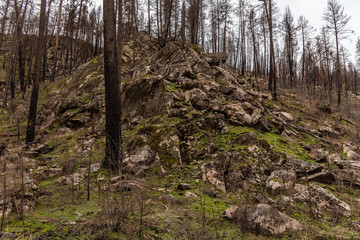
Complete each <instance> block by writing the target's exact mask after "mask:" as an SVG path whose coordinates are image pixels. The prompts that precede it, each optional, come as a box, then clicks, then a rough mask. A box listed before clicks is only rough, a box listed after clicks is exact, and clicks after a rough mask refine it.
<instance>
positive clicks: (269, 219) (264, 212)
mask: <svg viewBox="0 0 360 240" xmlns="http://www.w3.org/2000/svg"><path fill="white" fill-rule="evenodd" d="M236 216H237V220H238V221H240V222H242V223H243V224H244V225H245V228H246V229H247V230H249V231H251V232H254V233H258V234H261V235H266V236H271V235H273V236H274V235H280V234H283V233H285V232H287V231H290V230H295V231H300V230H302V229H303V228H302V226H301V224H300V222H299V221H297V220H295V219H293V218H291V217H289V216H288V215H286V214H284V213H282V212H279V211H277V210H275V209H273V208H272V207H271V206H269V205H268V204H258V205H255V206H252V207H242V208H239V209H238V210H237V211H236Z"/></svg>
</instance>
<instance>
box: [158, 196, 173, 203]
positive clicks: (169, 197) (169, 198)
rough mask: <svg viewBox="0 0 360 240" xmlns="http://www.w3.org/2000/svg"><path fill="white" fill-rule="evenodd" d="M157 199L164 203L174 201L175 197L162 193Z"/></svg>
mask: <svg viewBox="0 0 360 240" xmlns="http://www.w3.org/2000/svg"><path fill="white" fill-rule="evenodd" d="M159 200H160V201H162V202H163V203H165V204H169V203H172V202H174V200H175V198H174V196H173V195H172V194H164V195H162V196H161V197H159Z"/></svg>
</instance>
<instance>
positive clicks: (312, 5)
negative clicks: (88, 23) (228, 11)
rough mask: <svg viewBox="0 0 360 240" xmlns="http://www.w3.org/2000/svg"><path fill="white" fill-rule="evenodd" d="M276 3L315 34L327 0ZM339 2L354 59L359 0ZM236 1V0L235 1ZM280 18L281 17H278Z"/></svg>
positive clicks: (346, 42)
mask: <svg viewBox="0 0 360 240" xmlns="http://www.w3.org/2000/svg"><path fill="white" fill-rule="evenodd" d="M231 1H233V0H231ZM275 1H276V3H277V4H278V7H279V10H280V13H281V14H283V13H284V12H285V8H286V6H289V7H290V10H291V12H292V14H293V16H294V20H295V22H296V23H297V20H298V18H299V17H300V16H301V15H303V16H304V17H305V18H306V19H308V20H309V23H310V25H311V26H312V27H314V29H315V30H316V32H315V33H314V36H315V34H317V33H318V32H319V29H320V28H321V27H322V26H323V25H324V24H325V23H324V20H323V19H322V16H323V13H324V11H325V9H326V6H327V0H275ZM338 1H339V3H340V4H341V5H342V6H344V13H345V14H347V15H348V16H351V19H350V21H349V23H348V28H350V29H351V30H353V31H355V32H354V34H352V35H351V36H350V37H349V38H348V39H346V40H343V41H342V42H341V43H342V44H343V45H344V46H345V47H346V48H347V49H348V50H349V52H350V54H351V55H352V57H351V58H350V60H354V56H355V45H356V40H357V38H358V36H360V35H359V34H360V14H359V11H360V0H338ZM236 2H237V1H236ZM95 3H96V5H99V4H101V5H102V0H95ZM280 19H281V18H280Z"/></svg>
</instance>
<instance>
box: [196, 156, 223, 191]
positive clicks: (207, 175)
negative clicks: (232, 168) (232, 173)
mask: <svg viewBox="0 0 360 240" xmlns="http://www.w3.org/2000/svg"><path fill="white" fill-rule="evenodd" d="M201 174H202V179H203V181H206V182H209V183H210V184H212V185H214V187H215V188H216V189H217V190H219V191H222V192H224V193H226V187H225V183H224V181H223V180H221V179H222V178H223V177H222V176H221V174H220V173H219V172H218V170H217V169H216V167H215V163H214V162H209V163H205V164H203V165H202V166H201Z"/></svg>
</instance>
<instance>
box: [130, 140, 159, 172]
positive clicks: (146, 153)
mask: <svg viewBox="0 0 360 240" xmlns="http://www.w3.org/2000/svg"><path fill="white" fill-rule="evenodd" d="M155 162H160V158H159V155H158V154H157V153H156V152H155V151H153V150H151V148H150V147H149V146H148V145H146V146H144V147H142V148H140V149H138V150H137V151H136V153H135V154H133V155H130V156H129V157H126V158H124V160H123V163H124V165H125V169H127V170H128V171H132V172H135V171H139V170H140V169H146V168H148V166H150V165H151V164H153V163H155Z"/></svg>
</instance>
